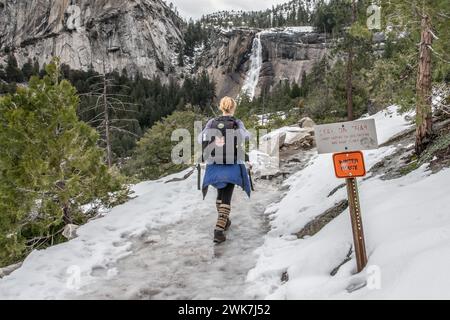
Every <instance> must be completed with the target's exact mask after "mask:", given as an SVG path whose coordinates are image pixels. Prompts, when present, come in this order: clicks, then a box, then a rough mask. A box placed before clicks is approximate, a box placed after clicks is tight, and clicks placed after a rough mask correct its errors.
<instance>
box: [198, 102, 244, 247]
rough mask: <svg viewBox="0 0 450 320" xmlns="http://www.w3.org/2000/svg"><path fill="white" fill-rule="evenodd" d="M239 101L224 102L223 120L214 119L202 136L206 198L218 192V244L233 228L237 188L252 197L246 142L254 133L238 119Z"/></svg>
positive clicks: (221, 107)
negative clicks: (231, 217) (208, 193)
mask: <svg viewBox="0 0 450 320" xmlns="http://www.w3.org/2000/svg"><path fill="white" fill-rule="evenodd" d="M236 107H237V104H236V101H235V100H234V99H232V98H230V97H224V98H223V99H222V100H221V101H220V107H219V108H220V110H221V112H222V113H223V114H222V116H220V117H218V118H215V119H211V120H210V121H209V122H208V123H207V125H206V127H205V129H204V130H203V131H202V133H201V134H200V136H199V142H201V143H202V144H203V150H204V152H203V158H204V161H205V162H206V172H205V177H204V180H203V187H202V189H203V198H205V197H206V194H207V192H208V187H209V186H213V187H214V188H216V189H217V200H216V208H217V212H218V215H219V217H218V220H217V224H216V227H215V230H214V242H215V243H222V242H224V241H226V236H225V231H227V230H228V229H229V228H230V226H231V220H230V213H231V199H232V197H233V192H234V188H235V186H240V187H241V188H242V189H243V190H245V192H246V193H247V195H248V196H249V197H250V194H251V184H250V177H249V174H248V172H247V168H246V166H245V162H246V156H245V152H244V151H245V141H247V140H248V139H249V138H250V133H249V132H248V131H247V130H246V129H245V126H244V124H243V123H242V121H241V120H239V119H236V118H235V117H234V114H235V112H236Z"/></svg>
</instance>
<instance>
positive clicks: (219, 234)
mask: <svg viewBox="0 0 450 320" xmlns="http://www.w3.org/2000/svg"><path fill="white" fill-rule="evenodd" d="M226 240H227V237H226V236H225V231H223V230H214V242H215V243H217V244H219V243H222V242H225V241H226Z"/></svg>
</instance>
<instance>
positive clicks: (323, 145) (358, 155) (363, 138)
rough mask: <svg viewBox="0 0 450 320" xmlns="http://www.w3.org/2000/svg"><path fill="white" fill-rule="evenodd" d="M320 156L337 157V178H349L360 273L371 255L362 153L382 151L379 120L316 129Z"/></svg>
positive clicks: (334, 162) (347, 181) (351, 209)
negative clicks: (363, 213) (365, 219)
mask: <svg viewBox="0 0 450 320" xmlns="http://www.w3.org/2000/svg"><path fill="white" fill-rule="evenodd" d="M314 130H315V135H316V144H317V150H318V152H319V154H325V153H335V154H333V165H334V170H335V174H336V177H337V178H339V179H346V184H347V195H348V203H349V210H350V218H351V223H352V230H353V242H354V246H355V256H356V264H357V270H358V272H361V271H362V270H363V269H364V268H365V267H366V265H367V252H366V244H365V238H364V228H363V222H362V216H361V204H360V200H359V192H358V182H357V180H356V179H357V178H358V177H364V176H365V175H366V167H365V163H364V155H363V153H362V152H361V151H354V150H371V149H378V139H377V132H376V126H375V120H373V119H370V120H360V121H351V122H343V123H333V124H326V125H320V126H316V127H315V128H314Z"/></svg>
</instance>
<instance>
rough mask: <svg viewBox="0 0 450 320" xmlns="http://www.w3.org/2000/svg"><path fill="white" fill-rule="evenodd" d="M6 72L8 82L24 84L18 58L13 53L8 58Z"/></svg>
mask: <svg viewBox="0 0 450 320" xmlns="http://www.w3.org/2000/svg"><path fill="white" fill-rule="evenodd" d="M5 72H6V77H7V79H8V80H7V81H8V82H23V80H24V79H23V73H22V70H20V69H19V67H18V64H17V60H16V57H15V56H14V54H12V53H11V54H10V55H9V56H8V61H7V64H6V69H5Z"/></svg>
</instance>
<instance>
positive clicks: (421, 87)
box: [416, 15, 433, 155]
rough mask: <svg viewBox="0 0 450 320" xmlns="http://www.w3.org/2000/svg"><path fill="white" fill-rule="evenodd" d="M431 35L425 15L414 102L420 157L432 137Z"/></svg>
mask: <svg viewBox="0 0 450 320" xmlns="http://www.w3.org/2000/svg"><path fill="white" fill-rule="evenodd" d="M432 44H433V35H432V32H431V22H430V18H429V17H428V16H427V15H423V16H422V32H421V40H420V49H419V52H420V53H419V71H418V76H417V85H416V93H417V102H416V104H417V105H416V114H417V116H416V153H417V154H418V155H420V154H421V153H422V152H423V151H424V150H425V148H426V146H427V144H428V143H430V141H431V139H432V136H433V114H432V108H431V106H432V96H431V89H432V79H431V45H432Z"/></svg>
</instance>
